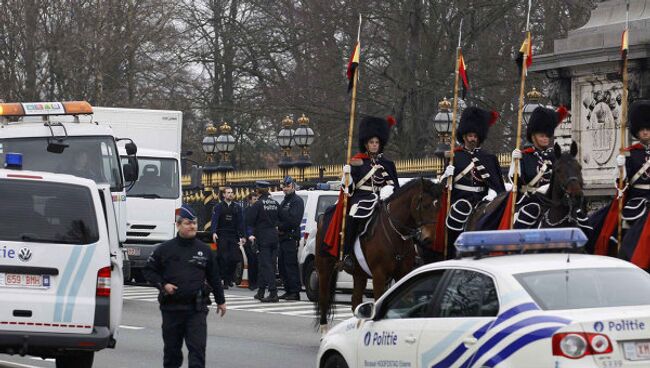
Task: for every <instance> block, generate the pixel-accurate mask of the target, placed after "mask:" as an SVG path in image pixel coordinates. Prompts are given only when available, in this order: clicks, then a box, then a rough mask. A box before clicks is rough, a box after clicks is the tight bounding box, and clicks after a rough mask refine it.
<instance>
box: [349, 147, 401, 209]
mask: <svg viewBox="0 0 650 368" xmlns="http://www.w3.org/2000/svg"><path fill="white" fill-rule="evenodd" d="M350 175H351V176H352V184H353V187H352V190H353V192H352V196H351V197H350V199H349V200H348V204H349V205H350V211H349V214H350V216H352V217H355V218H368V217H369V216H370V215H371V214H372V212H373V210H374V206H375V204H376V203H377V201H378V200H379V192H380V191H381V188H383V187H384V186H386V185H392V186H393V187H394V188H395V189H398V188H399V181H398V180H397V169H396V168H395V163H393V161H391V160H389V159H387V158H385V157H384V155H383V154H381V153H380V154H378V155H377V156H376V157H374V158H371V157H370V156H369V155H367V154H365V153H358V154H357V155H355V156H354V157H353V158H352V161H351V172H350Z"/></svg>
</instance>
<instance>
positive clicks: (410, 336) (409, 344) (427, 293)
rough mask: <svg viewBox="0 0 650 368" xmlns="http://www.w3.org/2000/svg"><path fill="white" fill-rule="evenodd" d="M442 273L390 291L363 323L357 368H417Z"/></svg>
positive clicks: (428, 274) (416, 278) (418, 277)
mask: <svg viewBox="0 0 650 368" xmlns="http://www.w3.org/2000/svg"><path fill="white" fill-rule="evenodd" d="M443 275H444V271H440V270H436V271H430V272H425V273H422V274H419V275H416V276H414V277H412V278H411V279H410V280H408V281H407V282H405V283H404V284H402V285H400V287H398V288H397V289H394V290H393V291H392V292H391V294H389V295H388V296H387V297H386V298H385V299H384V300H383V302H382V303H381V304H380V305H378V306H377V308H378V310H377V318H375V319H374V320H372V321H366V322H365V323H364V324H363V325H362V326H361V330H360V334H359V335H358V336H359V341H358V343H357V351H358V362H357V363H358V364H357V365H356V366H358V367H419V366H420V365H419V363H418V359H417V357H418V344H419V343H420V334H421V332H422V327H423V326H424V324H425V321H426V318H427V317H428V316H429V314H430V313H431V312H432V310H433V309H432V301H433V300H434V299H435V295H436V291H437V289H438V287H439V286H440V285H441V284H442V282H441V280H442V278H443Z"/></svg>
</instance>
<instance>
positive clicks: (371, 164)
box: [343, 116, 399, 273]
mask: <svg viewBox="0 0 650 368" xmlns="http://www.w3.org/2000/svg"><path fill="white" fill-rule="evenodd" d="M393 125H395V119H394V118H393V117H392V116H389V117H388V118H387V119H382V118H378V117H373V116H367V117H364V118H363V120H361V123H360V124H359V150H360V152H359V153H357V154H356V155H355V156H354V157H352V159H351V160H350V166H347V165H346V166H345V167H344V168H343V172H344V174H347V173H350V174H351V176H352V182H351V183H350V184H351V186H350V187H349V189H348V190H349V191H350V194H351V197H350V199H349V200H348V206H349V210H348V218H347V222H346V225H345V242H344V244H343V245H344V246H343V254H344V258H343V269H344V270H345V271H346V272H348V273H352V271H353V269H354V257H353V255H352V254H353V252H352V250H353V249H354V243H355V242H356V239H357V237H358V236H359V233H361V232H362V231H363V229H364V227H365V224H366V222H367V221H368V219H370V217H371V215H372V213H373V212H374V209H375V205H376V204H377V202H378V201H379V192H380V191H381V188H383V187H384V186H387V185H392V186H393V187H394V189H398V188H399V181H398V178H397V169H396V168H395V163H394V162H393V161H391V160H389V159H388V158H386V157H385V156H384V153H383V152H384V148H385V147H386V145H387V144H388V139H389V138H390V128H391V127H392V126H393Z"/></svg>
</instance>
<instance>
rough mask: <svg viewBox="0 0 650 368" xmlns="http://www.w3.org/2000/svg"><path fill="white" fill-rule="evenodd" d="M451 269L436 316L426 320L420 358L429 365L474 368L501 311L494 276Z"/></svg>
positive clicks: (437, 304)
mask: <svg viewBox="0 0 650 368" xmlns="http://www.w3.org/2000/svg"><path fill="white" fill-rule="evenodd" d="M450 272H451V273H450V274H449V276H448V278H446V282H445V285H444V286H443V287H442V292H441V293H440V297H439V299H438V300H437V301H436V306H435V311H434V318H430V319H428V320H427V321H426V324H425V325H424V326H423V331H422V335H421V337H420V339H421V343H420V353H419V354H420V359H421V361H422V364H423V365H425V366H427V367H433V368H443V367H445V368H446V367H472V365H473V362H474V359H475V358H476V356H475V355H476V353H477V351H478V352H479V354H480V353H481V351H482V350H480V349H481V346H482V344H483V343H484V341H483V340H484V339H483V340H481V337H483V336H484V335H485V333H486V332H487V331H488V329H489V328H490V326H491V325H492V323H493V322H494V320H495V319H496V315H497V314H498V312H499V300H498V297H497V290H496V286H495V283H494V281H493V279H492V277H490V276H489V275H487V274H485V273H482V272H479V271H475V270H466V269H456V270H453V271H450Z"/></svg>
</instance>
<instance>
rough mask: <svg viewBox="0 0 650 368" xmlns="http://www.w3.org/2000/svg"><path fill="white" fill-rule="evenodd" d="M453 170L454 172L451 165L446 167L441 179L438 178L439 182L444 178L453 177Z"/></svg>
mask: <svg viewBox="0 0 650 368" xmlns="http://www.w3.org/2000/svg"><path fill="white" fill-rule="evenodd" d="M454 170H456V168H455V167H454V166H453V165H449V166H447V168H446V169H445V172H444V173H443V174H442V177H441V178H440V180H442V179H445V178H447V177H450V176H453V175H454Z"/></svg>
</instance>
